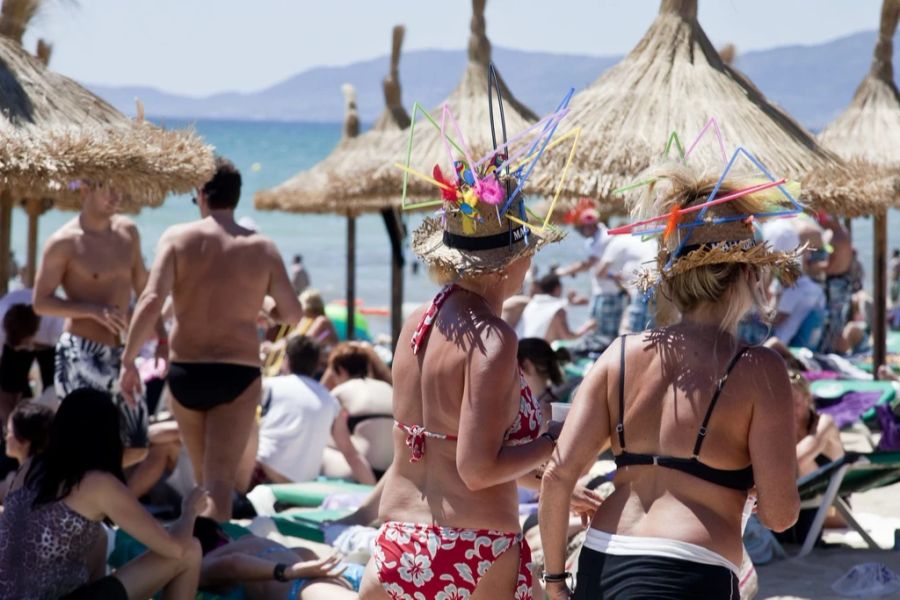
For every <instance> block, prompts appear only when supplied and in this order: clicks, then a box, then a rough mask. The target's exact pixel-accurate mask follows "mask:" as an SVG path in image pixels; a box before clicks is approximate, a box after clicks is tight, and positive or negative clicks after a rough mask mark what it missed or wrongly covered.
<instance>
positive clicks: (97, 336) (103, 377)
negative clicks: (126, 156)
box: [33, 181, 165, 466]
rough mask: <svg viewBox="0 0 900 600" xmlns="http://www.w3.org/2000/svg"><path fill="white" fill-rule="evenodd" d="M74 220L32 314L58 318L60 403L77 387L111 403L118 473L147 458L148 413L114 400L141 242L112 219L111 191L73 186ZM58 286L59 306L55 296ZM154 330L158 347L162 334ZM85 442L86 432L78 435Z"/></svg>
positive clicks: (45, 266) (59, 235) (52, 248)
mask: <svg viewBox="0 0 900 600" xmlns="http://www.w3.org/2000/svg"><path fill="white" fill-rule="evenodd" d="M79 187H80V189H81V195H82V205H81V213H80V214H79V215H78V216H77V217H75V218H74V219H72V220H71V221H69V222H68V223H66V224H65V225H63V226H62V227H61V228H60V229H59V230H58V231H57V232H56V233H54V234H53V235H52V236H50V239H49V240H48V241H47V245H46V246H45V247H44V255H43V258H42V260H41V264H40V268H39V269H38V272H37V280H36V281H35V286H34V298H33V306H34V311H35V312H36V313H37V314H39V315H42V316H44V317H63V318H65V319H66V324H65V330H64V332H63V334H62V335H61V336H60V338H59V342H58V344H57V346H56V369H55V373H54V384H55V387H56V394H57V397H59V398H64V397H66V396H67V395H68V394H69V392H71V391H73V390H75V389H78V388H80V387H92V388H96V389H100V390H103V391H106V392H109V393H111V394H113V395H114V397H115V399H116V402H117V404H118V405H119V409H120V410H121V412H122V417H123V419H122V426H123V432H122V433H123V438H124V439H123V441H124V443H125V447H126V449H125V459H124V462H125V466H129V465H132V464H135V463H137V462H140V461H141V460H143V459H144V457H145V456H146V455H147V447H148V445H149V441H148V437H147V406H146V404H145V403H144V400H143V398H138V397H135V398H133V401H132V402H130V403H128V402H124V401H123V397H122V396H121V395H120V394H119V393H118V390H119V388H118V379H119V367H120V366H121V362H122V336H123V334H124V333H125V328H126V327H127V323H128V309H129V305H130V303H131V299H132V294H133V293H134V294H140V293H141V292H142V291H143V289H144V285H146V283H147V269H146V268H145V267H144V261H143V259H142V258H141V241H140V235H139V234H138V230H137V227H136V226H135V224H134V222H133V221H132V220H131V219H128V218H126V217H123V216H120V215H118V214H116V213H117V212H118V210H119V205H120V201H121V198H120V196H119V194H118V192H116V191H115V190H112V189H110V188H109V187H106V186H103V185H96V184H93V183H91V182H84V181H82V182H79ZM60 286H62V289H63V292H65V298H62V297H60V296H57V295H56V290H57V288H59V287H60ZM154 324H155V325H156V326H157V331H158V333H159V334H160V342H162V344H163V345H164V344H165V329H164V328H162V324H161V323H159V322H156V323H151V324H150V325H151V331H152V329H153V326H154ZM85 434H86V435H90V432H85Z"/></svg>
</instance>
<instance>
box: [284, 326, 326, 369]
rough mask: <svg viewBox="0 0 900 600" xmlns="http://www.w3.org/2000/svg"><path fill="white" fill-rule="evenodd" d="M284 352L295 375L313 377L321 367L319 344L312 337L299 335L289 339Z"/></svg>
mask: <svg viewBox="0 0 900 600" xmlns="http://www.w3.org/2000/svg"><path fill="white" fill-rule="evenodd" d="M284 354H285V356H287V361H288V368H289V369H290V371H291V373H293V374H294V375H306V376H307V377H312V376H313V374H314V373H315V372H316V370H317V369H318V367H319V355H320V351H319V345H318V344H317V343H316V341H315V340H314V339H312V338H309V337H306V336H305V335H298V336H295V337H292V338H291V339H289V340H288V342H287V346H285V349H284Z"/></svg>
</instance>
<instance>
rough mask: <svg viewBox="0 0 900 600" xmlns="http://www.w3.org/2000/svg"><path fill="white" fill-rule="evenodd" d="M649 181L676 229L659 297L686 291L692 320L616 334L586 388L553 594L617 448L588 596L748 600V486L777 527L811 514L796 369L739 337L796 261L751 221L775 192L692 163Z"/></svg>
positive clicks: (568, 434) (567, 472)
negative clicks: (797, 449)
mask: <svg viewBox="0 0 900 600" xmlns="http://www.w3.org/2000/svg"><path fill="white" fill-rule="evenodd" d="M642 179H643V178H642ZM646 179H653V180H654V181H656V182H657V183H656V184H655V189H653V190H651V191H650V193H648V194H647V196H646V204H647V205H648V206H649V209H650V210H651V211H654V212H653V214H662V215H666V219H667V220H668V221H669V224H670V227H669V228H667V229H669V231H670V233H669V234H668V235H667V236H664V237H663V239H662V243H661V249H662V252H661V253H660V258H659V263H658V271H657V272H658V273H659V275H658V277H659V279H658V280H657V281H656V284H655V285H656V287H657V288H658V291H659V293H658V295H657V298H658V299H659V301H660V302H662V301H663V300H671V302H672V303H673V304H674V306H675V308H677V309H678V312H679V313H680V317H681V318H680V321H679V322H678V323H676V324H674V325H672V326H669V327H663V328H660V329H655V330H652V331H648V332H644V333H643V334H636V335H633V336H628V337H624V336H623V337H622V338H620V339H619V340H617V341H616V342H615V343H613V344H612V346H611V347H610V348H609V349H608V350H607V351H606V352H605V353H604V354H603V355H602V356H601V357H600V359H598V361H597V363H596V364H595V365H594V366H593V367H592V368H591V370H590V372H589V373H588V375H587V376H586V377H585V380H584V382H583V383H582V385H581V388H580V389H579V391H578V394H577V395H576V398H575V400H574V402H573V405H572V409H571V411H570V412H569V415H568V417H567V419H566V424H565V426H564V428H563V431H562V435H561V437H560V440H559V445H558V449H557V452H556V453H555V454H554V456H553V458H552V460H551V462H550V464H549V466H548V468H547V470H546V472H545V475H544V479H543V484H542V486H541V506H540V513H539V515H540V517H539V522H540V527H541V537H542V540H543V543H544V558H545V569H546V573H545V581H547V592H548V594H549V595H550V597H551V598H553V599H554V600H557V599H560V598H569V597H570V595H569V594H570V592H569V589H568V587H567V585H566V582H567V579H568V576H567V574H566V573H565V571H564V568H563V566H564V562H563V561H564V556H565V554H564V550H565V539H564V538H563V537H562V535H563V534H562V533H561V532H564V531H565V523H566V522H565V510H564V502H565V501H566V500H565V499H566V498H567V497H568V495H569V494H570V493H571V491H572V487H573V485H574V483H575V481H576V480H577V478H578V476H579V475H580V474H581V473H582V472H583V470H584V468H585V467H587V466H588V464H589V463H590V462H591V461H592V460H596V457H597V455H598V454H599V452H600V451H602V450H603V449H604V448H605V447H606V446H607V445H610V446H611V448H612V451H613V454H614V455H615V457H616V465H617V470H616V474H615V479H614V483H615V486H616V490H615V492H614V493H613V494H612V495H611V496H610V497H608V498H607V499H606V501H605V502H604V503H603V504H602V505H601V506H600V508H599V509H598V510H597V512H596V514H595V516H594V519H593V521H592V523H591V527H590V529H589V530H588V533H587V537H586V540H585V544H584V547H583V548H582V550H581V557H580V562H579V566H578V581H577V585H576V587H575V591H574V596H573V597H574V598H583V599H587V598H591V599H594V598H602V599H604V600H615V599H617V598H637V597H640V598H656V599H675V598H709V599H726V598H738V597H739V592H738V578H737V573H738V571H739V569H738V567H737V566H736V565H737V564H740V562H741V555H742V544H741V521H742V513H743V510H744V508H745V506H746V504H747V501H748V499H749V498H748V496H749V492H751V491H753V489H755V492H756V495H757V497H758V502H759V510H758V516H759V519H760V520H761V521H762V522H763V524H764V525H766V526H767V527H769V528H771V529H775V530H783V529H785V528H787V527H788V526H790V525H791V524H792V523H793V522H794V521H795V520H796V518H797V511H798V509H799V497H798V494H797V487H796V484H795V477H796V469H797V466H796V461H795V453H794V443H795V439H794V432H793V427H794V419H793V418H792V412H791V400H790V384H789V382H788V377H787V371H786V369H785V366H784V362H783V361H782V359H781V358H780V357H779V356H778V355H776V354H775V353H774V352H772V351H770V350H768V349H766V348H759V347H753V348H745V347H742V346H740V344H739V342H738V341H737V339H736V333H737V325H738V322H739V321H740V320H741V318H742V317H743V316H744V314H746V313H747V311H748V310H749V309H750V308H751V307H752V306H753V305H754V304H757V305H758V308H759V309H760V314H766V311H765V306H764V305H763V303H762V302H761V292H760V290H761V283H760V278H761V277H762V276H764V269H767V268H768V267H772V266H777V267H781V268H782V276H783V277H784V276H786V275H790V274H791V273H792V269H791V267H790V262H789V261H790V260H791V259H792V255H791V254H787V255H785V254H781V253H776V252H771V251H770V250H769V249H768V248H767V247H765V246H762V245H757V242H756V241H755V239H754V233H753V219H750V218H747V216H748V215H754V214H758V213H760V212H761V211H762V210H764V207H765V206H767V204H766V202H771V197H768V196H767V197H764V198H760V197H756V196H755V193H754V192H752V191H751V192H748V191H747V190H745V189H742V185H741V184H738V183H736V182H732V181H729V180H728V179H724V180H723V181H721V182H718V183H717V181H718V180H717V179H715V178H713V179H704V178H702V177H698V176H696V175H694V174H692V173H691V172H690V171H688V169H687V168H686V167H685V166H684V165H683V164H679V165H678V166H672V167H670V168H668V169H666V170H661V171H659V172H656V173H653V174H651V175H649V176H648V177H646ZM719 183H720V184H721V185H719ZM666 184H670V185H669V186H668V187H666ZM726 195H731V196H738V197H739V199H735V200H731V201H727V202H719V203H716V204H713V205H710V206H709V207H708V212H707V213H706V218H703V216H702V213H700V214H701V217H700V220H699V222H697V221H693V219H694V218H696V216H695V215H696V214H698V213H699V211H698V210H697V208H700V207H697V205H700V204H704V203H706V202H708V201H712V200H719V199H720V198H722V197H724V196H726ZM764 201H765V202H764ZM693 207H697V208H693ZM688 208H690V209H691V210H688V211H685V209H688ZM681 211H685V212H683V213H682V212H681ZM647 216H650V215H642V217H644V218H646V217H647ZM679 218H683V219H685V221H686V222H688V223H690V224H691V226H690V228H681V227H680V223H681V221H680V220H679ZM643 280H644V281H648V282H652V281H653V275H652V274H648V277H645V278H644V279H643ZM754 483H755V488H754Z"/></svg>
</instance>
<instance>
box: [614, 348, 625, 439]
mask: <svg viewBox="0 0 900 600" xmlns="http://www.w3.org/2000/svg"><path fill="white" fill-rule="evenodd" d="M619 348H620V350H621V352H620V353H619V422H618V423H616V433H618V434H619V447H620V448H621V449H622V450H625V336H624V335H623V336H621V337H620V338H619Z"/></svg>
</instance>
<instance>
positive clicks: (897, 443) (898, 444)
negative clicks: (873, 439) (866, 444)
mask: <svg viewBox="0 0 900 600" xmlns="http://www.w3.org/2000/svg"><path fill="white" fill-rule="evenodd" d="M875 414H877V415H878V423H879V424H880V425H881V439H880V440H879V441H878V448H877V449H878V450H880V451H887V450H900V417H898V416H897V414H896V413H895V412H894V409H893V408H892V407H891V405H890V404H880V405H878V406H876V407H875Z"/></svg>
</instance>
